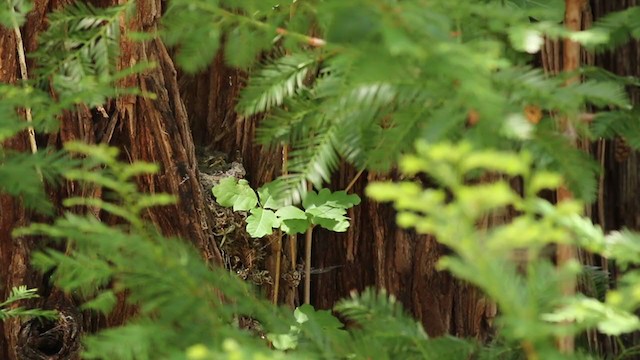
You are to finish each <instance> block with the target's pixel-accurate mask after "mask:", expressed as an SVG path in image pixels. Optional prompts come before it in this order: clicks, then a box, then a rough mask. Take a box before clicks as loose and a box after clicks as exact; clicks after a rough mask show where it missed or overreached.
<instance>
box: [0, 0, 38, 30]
mask: <svg viewBox="0 0 640 360" xmlns="http://www.w3.org/2000/svg"><path fill="white" fill-rule="evenodd" d="M32 8H33V4H32V3H31V1H29V0H6V1H3V2H2V3H0V25H2V26H4V27H7V28H10V29H12V28H15V27H19V26H22V24H24V22H25V19H26V16H27V14H28V13H29V11H31V9H32Z"/></svg>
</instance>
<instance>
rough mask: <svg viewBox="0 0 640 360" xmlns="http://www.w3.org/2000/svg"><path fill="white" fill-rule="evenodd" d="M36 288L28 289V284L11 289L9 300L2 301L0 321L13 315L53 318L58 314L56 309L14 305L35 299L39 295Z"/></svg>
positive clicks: (0, 304)
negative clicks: (28, 307)
mask: <svg viewBox="0 0 640 360" xmlns="http://www.w3.org/2000/svg"><path fill="white" fill-rule="evenodd" d="M36 291H37V290H36V289H27V287H26V286H18V287H14V288H12V289H11V294H9V297H8V298H7V300H5V301H3V302H0V321H4V320H7V319H9V318H12V317H24V316H28V317H42V318H49V319H53V318H56V317H57V316H58V313H57V312H56V311H52V310H38V309H25V308H23V307H20V306H13V304H14V303H17V302H19V301H21V300H27V299H34V298H37V297H38V294H36Z"/></svg>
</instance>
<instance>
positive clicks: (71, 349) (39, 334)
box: [16, 310, 82, 360]
mask: <svg viewBox="0 0 640 360" xmlns="http://www.w3.org/2000/svg"><path fill="white" fill-rule="evenodd" d="M80 322H81V315H80V314H79V313H78V312H75V311H71V310H68V311H67V310H59V311H58V317H57V318H56V319H38V318H35V319H31V320H29V321H27V322H25V323H24V324H22V326H21V327H20V332H19V333H18V346H17V348H16V353H17V356H18V359H20V360H70V359H76V358H77V356H78V353H79V350H80V333H81V328H82V327H81V324H80Z"/></svg>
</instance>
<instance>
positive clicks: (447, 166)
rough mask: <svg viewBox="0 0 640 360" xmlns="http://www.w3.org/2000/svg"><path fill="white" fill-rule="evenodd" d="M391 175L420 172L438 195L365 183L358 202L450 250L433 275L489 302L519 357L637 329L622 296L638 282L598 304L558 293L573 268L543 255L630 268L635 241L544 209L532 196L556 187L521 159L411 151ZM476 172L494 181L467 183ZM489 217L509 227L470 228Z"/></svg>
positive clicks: (465, 151) (560, 210) (465, 149)
mask: <svg viewBox="0 0 640 360" xmlns="http://www.w3.org/2000/svg"><path fill="white" fill-rule="evenodd" d="M400 167H401V170H402V172H403V173H404V174H406V175H408V176H414V175H416V174H418V173H426V174H427V175H428V176H429V177H431V178H432V179H433V180H435V181H436V183H437V184H438V185H439V186H440V187H438V188H430V189H424V188H422V186H421V185H420V184H419V182H417V181H415V180H414V181H402V182H399V183H374V184H371V185H370V186H369V187H368V188H367V193H368V194H369V195H370V196H372V197H373V198H374V199H377V200H380V201H392V202H393V203H394V205H395V207H396V209H397V210H398V215H397V222H398V224H399V225H400V226H402V227H406V228H415V229H416V230H417V231H418V232H420V233H429V234H433V235H435V236H436V238H437V240H438V241H439V242H440V243H442V244H444V245H446V246H447V247H449V248H450V249H451V250H452V254H451V255H448V256H445V257H443V258H442V259H440V261H439V267H440V268H442V269H447V270H449V271H450V272H452V273H453V274H454V275H455V276H456V277H458V278H461V279H464V280H467V281H469V282H470V283H472V284H474V285H476V286H478V287H479V288H481V289H482V290H483V291H484V292H485V293H486V294H487V295H489V296H490V297H491V298H492V299H494V300H495V301H496V303H497V304H498V306H499V308H500V309H501V316H500V324H501V330H500V334H501V336H503V337H504V338H505V339H507V340H508V341H511V342H514V343H517V344H522V345H523V346H524V347H525V349H526V348H527V347H528V346H533V349H529V350H527V351H528V352H529V354H528V356H529V357H531V356H534V355H533V354H544V356H543V355H539V356H541V357H544V358H551V357H554V358H555V357H557V356H559V354H556V353H555V351H556V350H555V338H556V336H559V335H563V334H575V333H579V332H581V331H583V330H585V329H589V328H597V329H598V331H600V332H602V333H604V334H610V335H619V334H621V333H627V332H632V331H636V330H638V329H640V320H639V319H638V317H637V316H636V315H635V314H634V313H633V311H634V310H636V309H637V308H638V307H639V306H640V302H638V300H637V299H638V297H631V298H629V297H625V295H623V294H626V295H627V296H631V294H632V292H633V291H634V289H637V286H638V285H637V284H638V283H637V282H634V281H633V280H632V279H633V278H634V277H637V276H638V275H637V273H636V272H635V271H632V272H630V273H628V275H625V278H627V276H628V278H627V281H626V282H625V283H624V284H626V286H622V287H621V289H619V290H615V291H610V292H609V293H608V294H607V295H606V300H604V301H603V300H601V299H596V298H587V297H585V296H583V295H575V296H571V297H567V296H563V295H562V294H561V293H560V290H561V285H562V284H563V283H564V282H565V281H567V279H571V278H572V277H574V276H575V275H577V271H578V270H579V266H578V264H577V263H575V262H568V263H567V264H564V265H563V266H560V267H558V268H557V269H556V268H554V265H553V264H552V263H551V260H550V259H549V258H548V256H547V255H545V249H548V247H549V246H550V245H557V244H572V245H576V246H582V247H584V248H586V249H587V250H589V251H591V252H595V253H599V254H602V255H604V256H607V258H608V259H615V260H619V261H620V262H621V264H622V265H623V266H625V265H628V264H637V263H638V259H640V257H638V251H639V248H638V245H637V244H638V239H639V238H638V235H637V234H633V233H630V232H624V233H613V234H611V235H608V236H605V235H604V234H603V232H602V230H601V229H600V228H599V227H597V226H595V225H593V224H592V223H591V221H590V220H589V219H587V218H584V217H582V216H580V213H581V211H582V210H581V209H582V206H581V204H580V203H578V202H576V201H570V200H565V201H563V202H560V203H559V204H557V205H555V206H554V205H553V204H551V203H550V202H548V201H547V200H545V199H543V198H541V197H539V196H538V194H539V193H540V191H541V190H544V189H556V188H557V187H559V186H560V185H561V184H562V178H561V177H560V176H558V174H556V173H549V172H546V171H541V170H539V169H536V168H535V167H533V160H532V156H531V154H530V153H526V152H523V153H520V154H517V153H513V152H498V151H494V150H478V149H474V148H473V147H472V146H471V145H469V144H468V143H461V144H459V145H451V144H446V143H440V144H434V145H428V144H426V143H424V142H420V143H418V144H417V146H416V155H407V156H405V157H404V158H403V159H402V161H401V163H400ZM482 173H490V174H494V175H493V178H494V180H493V181H491V182H480V183H474V182H469V181H470V180H472V179H475V178H477V177H478V176H479V175H480V174H482ZM496 175H500V176H499V177H498V176H496ZM512 178H519V179H521V181H522V191H521V192H518V191H516V190H515V189H514V188H513V187H512V186H511V185H510V182H509V181H510V179H512ZM510 209H512V210H511V212H510ZM512 211H515V214H514V213H513V212H512ZM491 214H494V215H496V214H497V215H500V214H503V216H505V215H507V214H510V216H509V217H510V220H508V221H507V222H506V223H505V224H501V225H495V226H493V227H491V228H488V229H478V228H477V226H476V224H477V223H478V221H480V220H481V218H482V217H484V216H488V215H491ZM452 219H455V221H452ZM634 280H635V279H634ZM623 298H624V299H627V300H625V301H622V299H623ZM632 299H633V300H632ZM525 344H529V345H527V346H525Z"/></svg>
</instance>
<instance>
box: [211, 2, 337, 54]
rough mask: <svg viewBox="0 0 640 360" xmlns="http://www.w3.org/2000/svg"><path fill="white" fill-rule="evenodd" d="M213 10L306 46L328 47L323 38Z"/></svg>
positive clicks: (221, 10)
mask: <svg viewBox="0 0 640 360" xmlns="http://www.w3.org/2000/svg"><path fill="white" fill-rule="evenodd" d="M211 10H213V11H214V12H218V13H219V14H221V15H223V16H226V17H231V18H234V19H236V20H238V21H242V22H244V23H248V24H251V25H253V26H255V27H257V28H260V29H263V30H267V31H270V32H273V33H276V34H278V35H282V36H287V37H290V38H292V39H296V40H298V41H300V42H302V43H304V44H307V45H309V46H313V47H324V46H326V45H327V42H326V41H325V40H324V39H321V38H317V37H313V36H308V35H305V34H301V33H298V32H294V31H290V30H287V29H284V28H281V27H276V26H273V25H270V24H268V23H265V22H262V21H258V20H255V19H252V18H249V17H247V16H243V15H239V14H235V13H232V12H230V11H227V10H224V9H221V8H217V7H214V8H211Z"/></svg>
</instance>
